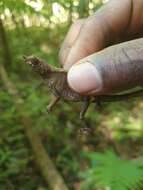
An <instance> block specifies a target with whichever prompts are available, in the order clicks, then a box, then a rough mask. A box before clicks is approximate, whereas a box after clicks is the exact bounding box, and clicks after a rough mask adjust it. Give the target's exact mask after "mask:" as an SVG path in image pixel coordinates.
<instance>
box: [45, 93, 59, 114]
mask: <svg viewBox="0 0 143 190" xmlns="http://www.w3.org/2000/svg"><path fill="white" fill-rule="evenodd" d="M59 100H60V97H57V96H54V97H53V100H52V101H51V103H50V104H49V105H48V106H47V112H48V113H50V112H51V111H52V109H53V107H54V106H55V105H56V104H57V102H58V101H59Z"/></svg>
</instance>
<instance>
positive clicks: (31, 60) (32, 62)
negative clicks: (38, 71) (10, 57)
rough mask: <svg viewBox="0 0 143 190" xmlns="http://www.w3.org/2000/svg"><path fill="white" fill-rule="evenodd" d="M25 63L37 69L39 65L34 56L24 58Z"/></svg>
mask: <svg viewBox="0 0 143 190" xmlns="http://www.w3.org/2000/svg"><path fill="white" fill-rule="evenodd" d="M23 59H24V62H25V63H26V64H28V65H31V66H32V67H35V66H36V65H37V61H36V60H35V58H34V57H33V56H28V57H27V56H23Z"/></svg>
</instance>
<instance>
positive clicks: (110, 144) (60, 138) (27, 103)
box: [0, 0, 143, 190]
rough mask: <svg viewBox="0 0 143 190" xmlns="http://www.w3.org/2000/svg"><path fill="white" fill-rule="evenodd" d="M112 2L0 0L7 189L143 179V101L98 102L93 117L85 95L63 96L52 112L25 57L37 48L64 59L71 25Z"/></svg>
mask: <svg viewBox="0 0 143 190" xmlns="http://www.w3.org/2000/svg"><path fill="white" fill-rule="evenodd" d="M106 2H107V1H105V0H104V1H103V0H79V1H78V0H58V1H54V0H0V190H51V189H52V190H68V189H69V190H70V189H75V190H79V189H80V188H84V189H90V190H93V189H96V190H102V189H103V190H104V189H106V190H107V189H108V190H110V189H111V190H112V189H114V190H126V189H129V188H130V189H135V188H136V187H137V185H138V184H139V183H140V181H141V180H142V178H141V177H143V169H142V165H140V166H138V165H137V164H136V162H132V160H133V161H134V160H138V159H139V160H142V159H140V158H141V157H142V152H143V151H142V145H143V117H142V115H143V101H142V100H141V99H140V98H139V99H136V100H130V101H126V102H120V103H106V104H103V105H102V107H101V108H98V107H97V106H96V105H94V104H92V105H91V106H90V108H89V110H88V113H87V115H86V122H85V123H84V122H81V121H80V120H79V110H80V103H64V102H59V103H58V105H57V106H56V108H55V109H54V110H53V112H52V113H51V114H50V115H49V114H48V113H46V105H47V104H48V103H49V102H50V100H51V94H50V93H49V92H48V89H47V87H46V86H44V85H40V81H41V79H40V78H39V76H37V75H36V74H35V73H33V71H31V69H30V68H29V67H28V66H27V65H25V64H24V63H23V60H22V56H23V55H31V54H32V55H36V56H39V57H40V58H42V59H45V60H46V61H47V63H49V64H51V65H54V66H57V67H58V66H59V62H58V51H59V48H60V44H61V43H62V41H63V39H64V37H65V35H66V33H67V31H68V29H69V27H70V25H71V24H72V23H73V22H74V21H75V20H77V19H78V18H83V17H87V16H89V15H91V14H93V13H94V12H95V11H96V10H97V9H99V8H100V7H101V6H102V5H103V4H104V3H106ZM84 127H88V128H90V130H89V132H88V133H84V132H79V129H81V128H84ZM97 152H100V153H97ZM120 157H121V160H122V161H124V163H123V162H120V161H121V160H120V159H119V158H120ZM100 161H102V162H103V163H101V164H99V162H100ZM109 163H110V164H109ZM138 163H142V161H141V162H138ZM101 165H102V167H101ZM107 165H108V167H105V166H107ZM116 167H120V168H122V170H121V171H120V172H116V171H118V170H115V171H113V169H115V168H116ZM87 169H90V171H88V172H84V171H86V170H87ZM118 169H119V168H118ZM96 171H97V172H96ZM83 174H84V175H83ZM118 174H120V175H118ZM130 174H132V175H130ZM115 175H117V176H116V182H118V184H120V181H121V179H122V178H123V181H124V183H121V184H122V185H121V186H119V185H117V183H115V180H114V182H113V181H112V179H113V178H114V177H113V176H115ZM134 175H135V176H134ZM127 177H128V178H127ZM125 181H126V182H127V183H126V182H125ZM85 182H86V183H85ZM133 182H134V183H133ZM81 186H82V187H81Z"/></svg>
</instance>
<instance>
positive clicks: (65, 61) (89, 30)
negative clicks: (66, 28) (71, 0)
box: [60, 0, 132, 70]
mask: <svg viewBox="0 0 143 190" xmlns="http://www.w3.org/2000/svg"><path fill="white" fill-rule="evenodd" d="M131 7H132V4H131V0H121V1H118V0H111V1H110V2H109V3H107V4H106V5H105V6H103V7H102V8H101V9H100V10H99V11H97V13H96V14H94V15H93V16H90V17H89V18H88V19H86V20H84V22H83V23H82V25H74V27H73V28H71V29H70V32H69V33H68V35H67V37H66V39H65V41H64V43H63V45H62V48H61V51H60V60H61V63H62V65H63V66H64V69H65V70H68V69H69V68H70V67H71V66H72V65H73V64H75V63H76V62H77V61H79V60H80V59H82V58H84V57H86V56H88V55H90V54H92V53H94V52H97V51H99V50H101V49H103V48H105V47H106V46H108V45H109V44H111V43H113V41H116V40H117V38H118V37H119V35H120V34H121V33H123V31H124V30H125V29H126V28H127V26H128V24H129V22H130V16H131V11H132V8H131ZM77 26H78V27H77Z"/></svg>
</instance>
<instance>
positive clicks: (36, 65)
mask: <svg viewBox="0 0 143 190" xmlns="http://www.w3.org/2000/svg"><path fill="white" fill-rule="evenodd" d="M23 59H24V61H25V63H26V64H28V65H30V66H31V67H32V69H33V70H35V71H36V72H38V73H39V74H40V75H41V76H43V77H45V76H47V77H48V74H49V73H51V71H52V68H51V66H50V65H48V64H46V63H44V62H43V61H42V60H40V59H39V58H37V57H35V56H33V55H31V56H23Z"/></svg>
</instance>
